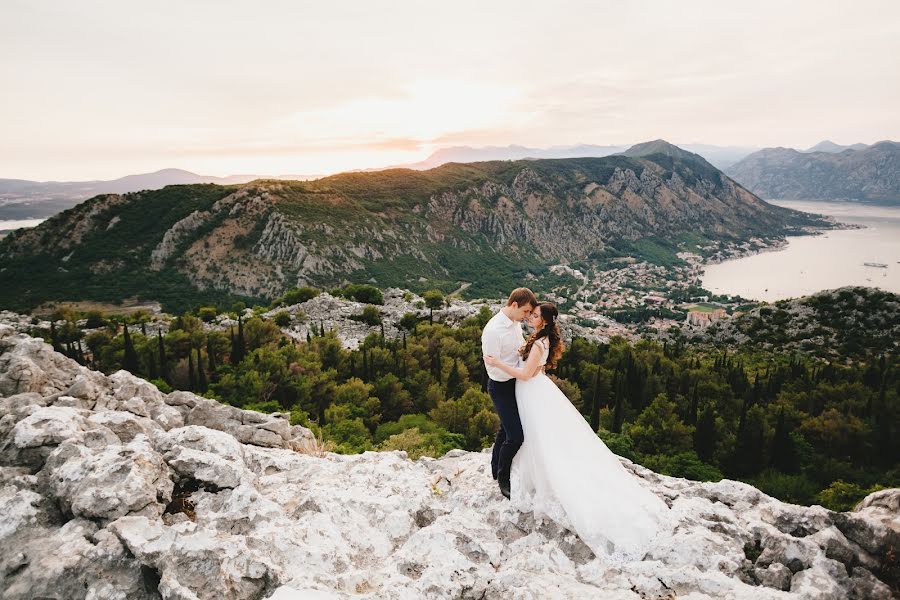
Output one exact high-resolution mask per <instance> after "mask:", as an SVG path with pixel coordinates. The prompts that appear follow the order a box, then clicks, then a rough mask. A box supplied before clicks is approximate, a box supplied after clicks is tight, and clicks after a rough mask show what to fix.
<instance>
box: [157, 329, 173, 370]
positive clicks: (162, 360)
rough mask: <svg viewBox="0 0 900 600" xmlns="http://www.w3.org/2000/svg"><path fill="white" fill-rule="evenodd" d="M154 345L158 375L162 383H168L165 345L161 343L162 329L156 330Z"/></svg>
mask: <svg viewBox="0 0 900 600" xmlns="http://www.w3.org/2000/svg"><path fill="white" fill-rule="evenodd" d="M156 345H157V349H158V351H159V374H160V377H162V379H163V381H165V382H166V383H170V382H169V367H168V365H167V364H166V345H165V343H163V336H162V329H157V330H156Z"/></svg>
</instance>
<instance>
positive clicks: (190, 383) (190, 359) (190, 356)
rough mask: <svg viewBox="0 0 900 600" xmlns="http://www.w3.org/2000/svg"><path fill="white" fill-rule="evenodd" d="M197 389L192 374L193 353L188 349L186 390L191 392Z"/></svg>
mask: <svg viewBox="0 0 900 600" xmlns="http://www.w3.org/2000/svg"><path fill="white" fill-rule="evenodd" d="M196 389H197V378H196V377H195V376H194V353H193V352H192V351H188V390H189V391H191V392H193V391H195V390H196Z"/></svg>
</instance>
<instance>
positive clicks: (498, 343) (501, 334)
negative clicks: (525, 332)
mask: <svg viewBox="0 0 900 600" xmlns="http://www.w3.org/2000/svg"><path fill="white" fill-rule="evenodd" d="M523 342H524V337H523V336H522V324H521V323H516V322H515V321H513V320H512V319H510V318H509V317H507V316H506V314H505V313H504V312H503V310H500V311H499V312H498V313H497V314H496V315H494V316H493V317H491V320H490V321H488V322H487V325H485V326H484V331H482V332H481V352H482V354H484V355H488V354H490V355H491V356H496V357H497V358H499V359H500V361H501V362H502V363H504V364H507V365H509V366H511V367H515V366H516V365H517V364H518V362H519V348H521V347H522V343H523ZM485 368H487V373H488V377H490V378H491V379H493V380H494V381H509V380H510V379H512V377H510V376H509V375H507V374H506V373H504V372H503V371H502V370H501V369H498V368H497V367H491V366H488V365H485Z"/></svg>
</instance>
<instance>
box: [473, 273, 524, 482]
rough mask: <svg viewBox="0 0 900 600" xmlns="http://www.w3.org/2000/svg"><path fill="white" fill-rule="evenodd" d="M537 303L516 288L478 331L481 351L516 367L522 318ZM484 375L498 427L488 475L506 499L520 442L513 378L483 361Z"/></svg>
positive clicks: (521, 440)
mask: <svg viewBox="0 0 900 600" xmlns="http://www.w3.org/2000/svg"><path fill="white" fill-rule="evenodd" d="M537 305H538V301H537V298H535V297H534V293H533V292H532V291H531V290H529V289H528V288H516V289H514V290H513V291H512V293H511V294H510V295H509V299H508V300H507V301H506V306H504V307H503V308H501V309H500V311H499V312H498V313H497V314H496V315H494V316H493V317H491V320H490V321H488V322H487V325H485V326H484V331H483V332H482V333H481V353H482V355H484V356H487V355H492V356H496V357H497V358H499V359H500V361H501V362H503V363H505V364H508V365H510V366H516V364H517V363H518V360H519V348H521V347H522V343H523V341H524V338H523V336H522V320H523V319H525V317H527V316H528V314H529V313H531V311H533V310H534V308H535V307H536V306H537ZM485 368H486V369H487V373H488V377H489V378H490V379H489V380H488V393H489V394H490V395H491V400H492V401H493V402H494V409H495V410H496V411H497V414H498V415H500V430H499V431H498V432H497V438H496V439H495V440H494V453H493V455H492V456H491V474H492V475H493V477H494V479H496V480H497V481H498V483H499V484H500V493H502V494H503V495H504V496H506V498H509V473H510V469H511V468H512V461H513V457H514V456H515V455H516V452H518V451H519V447H520V446H521V445H522V442H523V441H524V439H525V438H524V435H523V434H522V422H521V421H520V420H519V406H518V404H516V380H515V379H512V378H511V377H510V376H509V375H507V374H506V373H504V372H503V371H501V370H500V369H498V368H496V367H489V366H487V364H485Z"/></svg>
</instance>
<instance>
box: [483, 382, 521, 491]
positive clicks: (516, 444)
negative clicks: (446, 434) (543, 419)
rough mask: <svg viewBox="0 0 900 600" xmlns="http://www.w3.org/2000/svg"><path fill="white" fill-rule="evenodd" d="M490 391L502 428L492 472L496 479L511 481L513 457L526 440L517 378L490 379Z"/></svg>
mask: <svg viewBox="0 0 900 600" xmlns="http://www.w3.org/2000/svg"><path fill="white" fill-rule="evenodd" d="M488 393H489V394H490V395H491V400H492V401H493V403H494V409H495V410H496V411H497V414H498V415H499V416H500V430H499V431H497V438H496V439H495V440H494V452H493V454H492V455H491V474H492V475H493V476H494V479H500V481H509V473H510V469H511V467H512V461H513V457H514V456H515V455H516V452H518V451H519V448H520V447H521V446H522V442H523V441H524V440H525V436H524V434H523V433H522V421H521V420H520V419H519V405H518V404H516V380H515V379H510V380H509V381H494V380H493V379H488Z"/></svg>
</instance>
